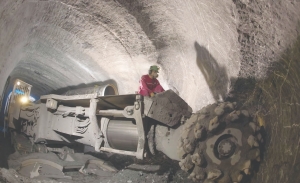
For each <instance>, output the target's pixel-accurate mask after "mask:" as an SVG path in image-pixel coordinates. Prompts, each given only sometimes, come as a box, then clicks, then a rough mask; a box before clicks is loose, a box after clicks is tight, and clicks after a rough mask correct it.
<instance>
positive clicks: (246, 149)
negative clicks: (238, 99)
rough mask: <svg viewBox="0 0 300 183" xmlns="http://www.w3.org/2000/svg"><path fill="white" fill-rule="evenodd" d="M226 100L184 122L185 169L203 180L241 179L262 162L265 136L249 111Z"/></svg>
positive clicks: (181, 147)
mask: <svg viewBox="0 0 300 183" xmlns="http://www.w3.org/2000/svg"><path fill="white" fill-rule="evenodd" d="M235 108H236V104H235V103H230V102H223V103H218V104H212V105H209V106H207V107H204V108H202V109H201V110H200V111H198V112H197V113H195V114H193V115H192V117H191V118H190V119H188V120H187V121H186V123H185V124H184V129H183V131H182V135H181V143H180V145H179V152H178V153H179V155H180V157H181V158H182V159H181V161H180V162H179V165H180V167H181V169H183V170H185V171H186V172H189V173H190V175H189V178H191V179H193V180H194V181H200V182H202V181H203V182H205V183H208V182H215V183H230V182H241V181H242V179H243V177H245V175H250V174H251V172H252V165H253V163H254V161H260V149H259V146H260V143H261V142H262V137H261V134H260V132H259V129H260V128H259V127H258V126H257V125H256V124H255V123H254V122H252V117H251V116H250V115H249V112H248V111H247V110H236V109H235Z"/></svg>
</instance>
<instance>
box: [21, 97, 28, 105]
mask: <svg viewBox="0 0 300 183" xmlns="http://www.w3.org/2000/svg"><path fill="white" fill-rule="evenodd" d="M27 102H28V97H25V96H23V97H21V103H22V104H26V103H27Z"/></svg>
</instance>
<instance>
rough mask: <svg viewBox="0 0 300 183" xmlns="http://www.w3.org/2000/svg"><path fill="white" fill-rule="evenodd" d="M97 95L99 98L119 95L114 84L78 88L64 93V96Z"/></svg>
mask: <svg viewBox="0 0 300 183" xmlns="http://www.w3.org/2000/svg"><path fill="white" fill-rule="evenodd" d="M92 93H97V96H107V95H118V94H119V92H118V89H117V87H116V86H115V85H113V84H106V85H101V86H98V85H95V86H90V87H85V88H77V89H72V90H69V91H67V92H66V93H64V95H84V94H92Z"/></svg>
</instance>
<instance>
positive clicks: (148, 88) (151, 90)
mask: <svg viewBox="0 0 300 183" xmlns="http://www.w3.org/2000/svg"><path fill="white" fill-rule="evenodd" d="M158 73H159V67H158V66H156V65H152V66H151V67H150V69H149V72H148V74H146V75H143V76H142V77H141V80H140V87H139V91H138V93H139V94H140V95H142V96H150V97H153V96H154V95H155V94H156V93H160V92H163V91H165V90H164V89H163V87H162V86H161V85H160V83H159V81H158V80H157V79H156V78H157V77H158Z"/></svg>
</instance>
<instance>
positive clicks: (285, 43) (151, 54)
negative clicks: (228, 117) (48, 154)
mask: <svg viewBox="0 0 300 183" xmlns="http://www.w3.org/2000/svg"><path fill="white" fill-rule="evenodd" d="M299 63H300V2H299V1H297V0H287V1H284V0H281V1H272V0H266V1H259V0H253V1H248V0H232V1H231V0H230V1H221V2H220V1H216V0H214V1H198V0H187V1H181V0H166V1H148V0H141V1H135V0H115V1H113V0H93V1H87V0H75V1H73V0H46V1H44V0H30V1H26V0H25V1H22V0H15V1H7V0H0V92H1V98H0V103H1V110H0V131H1V132H0V182H38V181H39V179H31V178H26V177H24V176H22V175H20V174H19V173H18V172H17V171H15V170H13V169H9V162H8V159H14V158H15V159H16V158H17V155H16V152H15V148H16V147H13V146H12V144H11V141H12V139H13V138H11V132H10V129H9V128H8V127H7V124H4V121H5V119H8V116H7V110H6V109H8V104H9V94H10V93H11V92H12V91H13V86H14V82H15V81H16V80H17V79H20V80H22V81H24V82H26V83H28V84H30V85H32V89H31V97H33V98H34V99H35V100H36V103H37V104H40V103H41V101H42V100H39V99H40V97H41V96H43V95H48V94H58V95H64V96H73V95H86V94H90V93H97V94H98V96H111V95H121V96H122V95H127V94H128V95H129V94H135V93H136V92H137V91H138V87H139V80H140V78H141V76H142V75H144V74H147V73H148V69H149V66H151V65H158V66H159V67H160V68H161V69H160V72H159V77H158V80H159V82H160V83H161V85H162V86H163V87H164V88H165V90H169V89H170V90H173V91H174V92H175V93H176V94H178V96H180V97H181V98H182V99H183V100H184V101H185V102H186V103H187V104H188V105H189V106H190V107H191V108H192V111H193V114H196V115H200V114H202V112H203V108H206V106H211V105H215V104H214V103H216V105H217V106H220V105H221V104H222V103H223V102H225V103H226V102H229V103H234V102H236V106H237V107H238V108H239V109H240V110H241V111H242V110H247V111H249V113H250V116H251V118H250V119H251V120H250V121H251V122H254V123H255V124H258V126H260V128H261V130H262V132H261V133H262V136H263V141H262V143H261V144H262V145H260V146H259V148H260V156H259V157H260V160H259V161H260V162H259V163H258V164H252V166H253V167H252V168H253V171H252V172H251V176H250V175H248V174H247V173H244V170H243V171H241V172H240V174H242V175H243V178H241V179H239V180H233V178H231V179H225V178H224V177H225V176H224V174H225V173H224V174H222V175H221V178H218V177H217V178H215V179H214V178H212V179H208V177H210V176H216V175H218V172H217V173H216V172H213V173H210V172H207V173H206V174H205V175H203V176H204V177H205V178H207V180H206V181H204V182H205V183H207V182H215V183H225V182H226V181H227V182H239V181H240V182H244V183H246V182H252V183H277V182H278V183H295V182H300V176H299V173H298V172H299V169H300V159H299V158H300V157H299V153H300V152H299V144H300V136H299V134H300V133H299V132H300V131H299V125H300V123H299V120H298V119H299V105H300V102H299V100H300V99H299V97H300V95H299V91H300V88H299V87H300V86H299V83H300V82H299V80H300V78H299V77H300V75H299V69H300V65H299ZM131 97H132V96H131ZM108 98H109V97H108ZM128 98H130V97H128ZM105 99H106V98H105ZM130 99H131V98H130ZM108 100H110V99H108ZM128 100H129V99H128ZM124 101H125V100H121V99H111V100H110V101H109V102H111V103H109V102H107V101H106V102H103V101H102V102H103V103H101V104H104V105H107V106H109V105H111V106H113V105H115V104H116V103H117V104H118V105H121V104H122V105H123V103H122V102H124ZM163 101H164V100H160V101H158V102H163ZM60 104H62V103H60ZM115 106H116V105H115ZM134 106H135V105H134ZM72 107H74V106H72ZM75 107H76V106H75ZM119 108H121V107H119V106H118V109H119ZM79 109H80V108H77V110H79ZM166 109H167V107H165V108H162V109H161V110H162V111H163V110H166ZM126 110H127V112H128V113H130V111H128V109H126ZM48 111H49V110H48ZM50 111H51V110H50ZM201 111H202V112H201ZM77 112H78V111H77ZM102 112H103V111H102ZM108 112H113V110H112V111H108ZM152 112H153V111H152ZM226 112H227V111H226V110H225V113H226ZM74 113H76V112H74ZM99 113H100V112H99ZM68 114H70V115H73V113H72V112H70V111H69V113H68ZM55 115H56V116H58V115H57V114H55ZM76 115H77V113H76ZM76 115H75V119H76V118H77V117H78V116H76ZM86 115H87V116H88V114H86ZM118 115H120V114H118ZM171 116H172V115H171ZM65 117H66V118H68V117H70V116H64V118H65ZM123 117H124V116H123ZM123 117H120V116H118V117H114V119H109V118H108V120H112V121H113V120H120V121H122V120H124V119H123ZM220 118H221V117H220ZM68 119H69V118H68ZM143 119H144V117H143ZM145 119H147V120H146V121H144V122H143V123H144V124H147V125H149V124H151V120H149V119H148V118H147V117H146V118H145ZM197 119H198V118H197ZM199 119H200V118H199ZM77 120H78V122H81V123H82V124H85V123H87V124H89V122H88V120H86V118H85V117H84V115H83V116H79V117H78V119H77ZM98 120H99V119H98ZM99 121H101V120H99ZM124 121H126V120H124ZM101 122H102V121H101ZM248 122H249V121H248ZM97 123H99V124H100V122H97ZM107 123H108V122H107ZM111 124H115V126H114V128H116V129H118V128H119V126H118V125H120V124H121V122H116V121H115V122H114V123H113V122H112V123H111ZM126 124H127V126H126V125H125V127H123V130H122V129H121V131H122V137H123V138H124V139H122V140H126V136H127V138H129V136H130V135H131V136H130V137H134V139H135V141H136V142H135V143H140V141H137V139H136V134H137V133H136V132H135V130H137V128H136V127H135V125H137V122H136V121H135V120H133V121H126ZM160 124H161V123H160V121H159V120H157V119H155V125H156V126H159V125H160ZM209 124H210V123H209ZM245 124H246V123H245ZM247 124H248V123H247ZM100 125H101V124H100ZM107 126H109V125H107ZM120 126H122V125H120ZM203 126H204V127H205V128H207V129H209V128H211V127H210V126H209V125H206V126H205V125H203ZM244 126H246V125H244ZM102 127H103V126H101V128H102ZM150 127H151V126H150V125H149V126H146V127H145V132H146V133H149V134H150V132H151V128H150ZM107 128H109V127H107ZM126 128H128V129H129V128H130V130H129V131H130V132H132V134H130V135H126ZM66 129H67V128H66ZM170 129H171V131H170ZM174 129H175V127H171V128H169V131H168V133H167V134H168V135H170V136H168V135H166V138H167V137H168V138H170V139H171V138H172V137H173V134H172V130H174ZM195 129H196V127H195ZM118 130H120V129H118ZM162 131H163V130H162ZM163 132H164V131H163ZM57 133H62V132H57ZM123 133H124V134H125V135H124V134H123ZM193 133H195V134H196V132H193ZM149 134H148V135H147V134H146V139H151V138H153V139H155V138H154V137H151V136H149ZM157 134H159V133H157ZM174 134H175V135H174V136H176V135H177V136H181V135H184V133H180V134H179V133H178V134H179V135H178V134H177V133H174ZM217 134H218V135H219V134H221V132H217ZM246 134H247V133H246ZM105 135H106V134H103V136H101V138H103V137H104V136H105ZM113 135H114V134H113ZM154 135H156V133H154ZM247 135H248V134H247ZM256 135H257V134H256ZM62 136H63V135H62ZM189 137H190V136H189ZM207 137H208V138H210V135H209V134H208V135H207ZM226 137H227V136H226ZM61 138H64V137H61ZM68 138H69V136H67V135H66V138H65V139H68ZM176 138H177V137H176ZM178 138H179V137H178ZM180 138H181V137H180ZM180 138H179V139H180ZM110 139H112V135H111V134H110ZM174 139H175V138H174ZM113 140H116V139H113ZM180 140H182V139H180ZM182 141H184V140H182ZM199 141H200V142H202V141H203V139H202V140H199ZM117 142H118V143H119V141H118V140H117ZM150 142H151V141H149V142H147V143H146V145H147V146H148V143H149V144H150ZM200 142H199V144H200ZM203 142H204V141H203ZM226 142H227V141H226ZM104 143H106V142H104ZM156 143H157V144H159V143H164V140H161V142H156ZM171 143H172V140H170V141H169V142H168V144H171ZM182 143H184V142H182ZM197 143H198V141H197ZM205 143H206V141H205ZM125 144H126V143H125ZM157 144H156V145H157ZM225 144H226V143H225ZM120 146H122V145H120ZM133 146H134V147H135V144H134V145H133ZM165 146H166V147H168V146H167V145H165ZM206 146H208V145H206V144H205V147H206ZM53 147H56V146H53ZM90 147H92V146H89V148H90ZM226 147H227V146H226ZM76 148H78V149H80V152H81V148H82V147H81V146H79V147H76ZM84 148H88V147H84ZM147 148H148V149H147V151H151V146H150V148H149V147H147ZM158 148H161V147H158ZM195 148H196V147H195ZM78 149H77V150H78ZM125 149H126V148H125ZM129 149H130V150H132V149H134V148H129ZM170 149H171V150H170V151H172V150H173V149H172V148H170ZM196 150H197V148H196ZM196 150H195V151H196ZM78 152H79V150H78ZM166 152H167V150H166ZM205 153H206V152H205ZM205 153H204V154H205ZM88 154H89V153H88ZM91 154H92V155H93V156H96V157H98V158H100V159H104V160H105V161H109V162H110V163H111V164H112V165H114V167H116V168H117V169H118V172H117V173H116V174H114V176H107V177H105V176H104V175H100V176H95V175H88V176H83V175H82V174H80V173H78V172H76V173H74V172H73V171H71V170H70V171H66V173H65V176H67V177H68V176H69V177H71V179H70V180H66V179H60V178H45V179H43V181H45V182H51V181H52V182H60V181H62V182H64V181H66V182H68V181H69V182H70V181H71V182H99V180H100V182H105V183H106V182H107V183H108V182H125V183H126V182H127V183H135V182H147V183H148V182H149V183H150V182H151V183H152V182H174V183H175V182H187V183H188V182H197V181H193V180H192V178H193V176H194V177H197V175H193V176H191V175H192V174H193V171H192V170H193V169H190V170H189V171H186V170H184V166H182V165H179V164H178V161H174V160H171V159H172V158H169V157H168V155H165V154H163V153H161V152H159V153H158V154H156V155H152V156H150V157H147V158H146V159H145V160H139V159H138V158H135V157H131V156H124V155H118V154H112V153H104V154H97V153H91ZM166 154H168V152H167V153H166ZM191 155H193V154H191ZM188 156H189V155H187V156H186V155H185V156H184V157H183V159H187V157H188ZM245 156H246V157H248V156H251V155H245ZM191 157H192V156H191ZM242 157H243V156H242ZM190 161H193V163H194V164H195V167H196V165H197V163H195V162H194V161H196V160H192V159H191V160H190ZM212 162H213V161H212ZM181 163H182V161H181ZM210 163H211V162H209V161H208V162H207V165H205V166H206V167H202V168H201V170H203V171H204V170H205V171H207V170H206V169H205V168H207V167H208V168H210ZM131 164H138V165H139V166H140V165H146V166H148V165H159V166H160V170H156V171H153V172H151V171H145V170H142V169H138V170H135V169H134V168H133V169H131V168H128V167H130V165H131ZM192 165H193V164H192ZM193 166H194V165H193ZM218 166H219V165H216V164H215V167H218ZM254 166H255V167H254ZM193 168H194V167H193ZM194 171H195V169H194ZM199 171H200V170H199ZM155 172H156V173H155ZM195 172H196V171H195ZM194 174H195V173H194ZM249 174H250V173H249ZM199 175H200V174H199ZM226 175H227V174H226ZM222 176H224V177H222ZM99 177H100V178H101V179H100V178H99ZM188 177H190V178H188ZM199 177H200V176H199ZM233 177H234V176H233ZM237 177H238V176H237ZM196 180H198V182H201V181H199V180H200V178H199V179H196Z"/></svg>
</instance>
